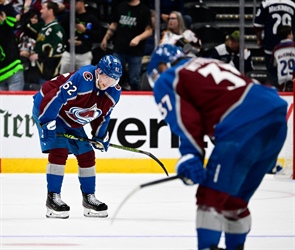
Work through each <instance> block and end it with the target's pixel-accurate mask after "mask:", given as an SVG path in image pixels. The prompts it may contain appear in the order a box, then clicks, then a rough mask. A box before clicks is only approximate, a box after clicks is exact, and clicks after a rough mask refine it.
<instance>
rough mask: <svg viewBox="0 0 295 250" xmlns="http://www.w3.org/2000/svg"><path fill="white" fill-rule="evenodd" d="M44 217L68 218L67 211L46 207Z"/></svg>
mask: <svg viewBox="0 0 295 250" xmlns="http://www.w3.org/2000/svg"><path fill="white" fill-rule="evenodd" d="M46 217H47V218H50V219H67V218H69V211H60V212H58V211H55V210H53V209H50V208H47V213H46Z"/></svg>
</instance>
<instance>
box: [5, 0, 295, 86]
mask: <svg viewBox="0 0 295 250" xmlns="http://www.w3.org/2000/svg"><path fill="white" fill-rule="evenodd" d="M98 2H105V3H106V4H105V5H104V6H108V7H107V8H105V9H104V11H102V10H101V9H102V8H101V7H99V6H98V4H97V3H98ZM184 2H185V1H183V0H178V1H171V0H161V4H160V7H161V9H160V12H161V15H160V24H159V26H160V32H161V34H160V38H159V41H158V43H159V44H167V43H168V44H175V45H177V46H180V47H182V48H183V49H184V51H185V52H186V53H187V55H188V56H203V57H209V58H215V59H218V60H221V61H224V62H226V63H230V64H232V65H234V66H235V67H236V68H237V69H239V61H240V60H239V51H240V48H239V41H240V33H239V30H235V31H233V32H232V33H230V34H226V36H225V39H224V42H223V43H220V44H218V45H215V46H211V48H210V49H208V48H206V49H204V47H203V46H202V40H201V39H200V38H199V37H198V36H197V35H196V33H195V31H194V30H193V29H192V28H191V27H192V21H193V20H195V18H194V17H192V16H190V15H188V14H187V13H186V10H185V3H184ZM266 2H267V1H266ZM270 3H272V4H273V3H274V2H273V1H270ZM278 4H280V3H274V5H278ZM284 4H285V5H287V6H288V7H289V8H290V9H293V10H295V4H294V2H292V1H291V0H286V1H285V2H284ZM270 5H271V4H268V3H265V1H263V2H262V3H261V5H260V7H259V8H258V10H257V15H256V17H255V20H254V23H253V30H255V32H256V35H257V44H258V46H259V47H260V48H261V50H263V51H264V55H265V66H266V70H267V71H268V72H269V73H270V75H271V80H270V82H271V83H272V84H273V85H274V86H275V87H277V88H278V89H279V90H280V91H287V90H290V89H292V87H293V78H294V76H293V75H294V68H295V54H294V53H293V52H292V53H289V54H288V56H289V57H288V58H287V59H286V57H285V61H284V62H282V60H279V59H278V58H281V57H280V56H278V53H279V51H285V50H286V47H287V48H288V49H289V48H291V49H292V51H293V48H294V43H293V28H294V22H295V21H294V16H293V15H291V13H292V11H289V12H288V8H278V9H279V10H280V11H283V10H286V13H279V14H278V15H277V16H278V17H279V16H280V15H284V17H286V16H287V17H288V18H284V19H283V18H282V19H279V18H277V19H273V22H275V23H270V21H269V20H270V17H269V16H268V14H267V13H269V12H268V11H267V9H268V8H269V7H270ZM154 8H155V6H154V1H146V0H126V1H119V0H108V1H104V0H103V1H91V0H76V1H75V18H76V19H75V22H76V23H75V40H74V46H75V58H74V62H75V65H74V70H76V69H78V68H79V67H81V66H83V65H87V64H93V65H95V64H97V63H98V61H99V59H100V58H102V57H103V56H104V55H106V54H108V53H111V54H114V55H115V56H117V57H118V58H120V60H121V62H122V64H123V66H124V71H123V72H124V73H123V77H122V78H121V81H120V84H121V86H122V88H123V89H124V90H135V91H137V90H150V88H145V87H144V85H143V84H144V83H143V79H144V77H143V75H144V74H145V69H146V64H147V63H148V60H149V56H150V55H151V53H152V52H153V49H154V46H155V40H154V31H155V10H154ZM130 13H131V14H130ZM190 13H193V12H190ZM293 13H294V12H293ZM122 17H124V18H122ZM123 19H124V20H123ZM279 24H281V25H279ZM281 26H284V27H285V28H283V31H282V32H279V31H278V29H279V27H281ZM286 26H288V27H289V28H286ZM274 27H276V30H274ZM287 31H289V32H287ZM286 32H287V33H286ZM0 34H1V37H4V36H5V39H2V38H1V41H0V90H12V91H17V90H35V89H40V87H41V85H42V83H43V82H44V81H46V80H49V79H51V78H53V77H55V76H57V75H59V74H64V73H68V72H69V71H70V65H71V63H72V61H73V58H71V53H70V45H71V40H70V0H51V1H45V0H23V1H20V0H0ZM3 34H4V35H3ZM262 34H264V40H263V36H262ZM279 44H280V45H279ZM277 45H278V46H279V48H278V47H276V46H277ZM282 48H284V50H282ZM205 50H206V51H205ZM275 51H276V53H275ZM283 63H285V64H286V67H285V68H284V70H285V71H284V72H287V73H284V72H283V70H282V67H283V66H282V65H283ZM244 66H245V69H244V72H245V73H248V72H251V71H253V70H254V67H253V62H252V57H251V50H250V49H248V48H246V47H245V48H244ZM280 72H283V74H287V75H288V77H286V75H284V77H283V78H282V77H280V76H279V74H280ZM282 79H283V80H282ZM284 79H286V81H285V80H284ZM282 86H288V87H282Z"/></svg>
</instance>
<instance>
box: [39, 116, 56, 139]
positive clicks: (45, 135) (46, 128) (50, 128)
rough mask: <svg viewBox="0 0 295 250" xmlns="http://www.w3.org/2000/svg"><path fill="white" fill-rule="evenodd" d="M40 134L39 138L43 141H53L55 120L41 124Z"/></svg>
mask: <svg viewBox="0 0 295 250" xmlns="http://www.w3.org/2000/svg"><path fill="white" fill-rule="evenodd" d="M41 128H42V135H41V138H40V140H41V141H42V142H44V143H50V142H53V141H55V138H56V131H55V130H56V121H55V120H54V121H50V122H47V123H45V124H42V125H41Z"/></svg>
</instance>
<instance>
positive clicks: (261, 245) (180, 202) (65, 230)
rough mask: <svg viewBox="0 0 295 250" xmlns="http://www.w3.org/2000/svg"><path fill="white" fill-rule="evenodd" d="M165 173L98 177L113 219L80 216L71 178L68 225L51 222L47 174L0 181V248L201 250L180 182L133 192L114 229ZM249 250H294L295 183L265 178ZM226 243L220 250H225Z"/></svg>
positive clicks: (188, 196)
mask: <svg viewBox="0 0 295 250" xmlns="http://www.w3.org/2000/svg"><path fill="white" fill-rule="evenodd" d="M160 178H165V175H162V174H98V175H97V185H96V186H97V191H96V196H97V198H98V199H100V200H101V201H103V202H105V203H107V204H108V206H109V217H108V218H105V219H101V218H86V217H84V216H83V208H82V205H81V204H82V200H81V193H80V189H79V182H78V178H77V175H76V174H66V175H65V178H64V183H63V188H62V199H63V200H64V201H65V202H67V203H68V204H69V205H70V207H71V211H70V218H69V219H65V220H61V219H47V218H46V217H45V213H46V208H45V200H46V177H45V174H1V175H0V181H1V183H0V188H1V190H0V194H1V198H0V209H1V211H0V215H1V216H0V220H1V221H0V222H1V225H0V230H1V231H0V249H1V250H6V249H17V250H23V249H30V250H31V249H32V250H36V249H38V250H41V249H54V250H59V249H60V250H66V249H68V250H72V249H73V250H75V249H83V250H88V249H100V250H110V249H112V250H114V249H128V250H132V249H140V250H144V249H159V250H160V249H161V250H162V249H171V250H172V249H181V250H193V249H196V234H195V216H196V214H195V210H196V207H195V191H196V186H189V187H188V186H185V185H183V184H182V182H181V181H180V180H174V181H170V182H167V183H163V184H159V185H155V186H150V187H146V188H143V189H141V190H139V191H138V192H137V193H135V194H134V195H133V196H132V197H131V198H130V199H129V200H128V201H127V202H126V203H125V205H124V206H123V207H122V209H121V210H120V211H119V213H118V214H117V217H116V219H115V220H114V221H113V223H112V224H111V220H112V218H113V215H114V213H115V211H116V209H117V207H118V205H119V204H120V202H121V201H122V200H123V198H124V197H125V196H126V195H127V194H128V193H129V192H130V191H131V190H133V189H134V188H135V187H136V186H138V185H140V184H143V183H146V182H150V181H153V180H157V179H160ZM249 207H250V210H251V212H252V230H251V232H250V234H249V236H248V239H247V242H246V246H245V249H246V250H264V249H265V250H295V182H294V181H291V180H287V181H286V180H278V179H275V178H273V176H266V177H265V179H264V180H263V182H262V184H261V186H260V187H259V189H258V191H257V192H256V194H255V195H254V197H253V198H252V200H251V202H250V204H249ZM223 240H224V238H222V242H221V246H222V245H223Z"/></svg>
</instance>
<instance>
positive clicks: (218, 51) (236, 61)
mask: <svg viewBox="0 0 295 250" xmlns="http://www.w3.org/2000/svg"><path fill="white" fill-rule="evenodd" d="M239 50H240V31H238V30H235V31H234V32H232V33H231V34H230V35H228V36H227V37H226V41H225V42H224V43H222V44H220V45H217V46H216V47H215V48H214V49H213V50H212V52H211V53H210V54H209V56H208V57H210V58H214V59H218V60H220V61H223V62H225V63H229V64H231V65H232V66H234V67H236V69H238V70H239V69H240V53H239V52H240V51H239ZM244 60H245V61H244V65H245V68H244V71H245V73H247V72H249V71H252V70H253V65H252V60H251V52H250V50H248V49H245V50H244Z"/></svg>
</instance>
